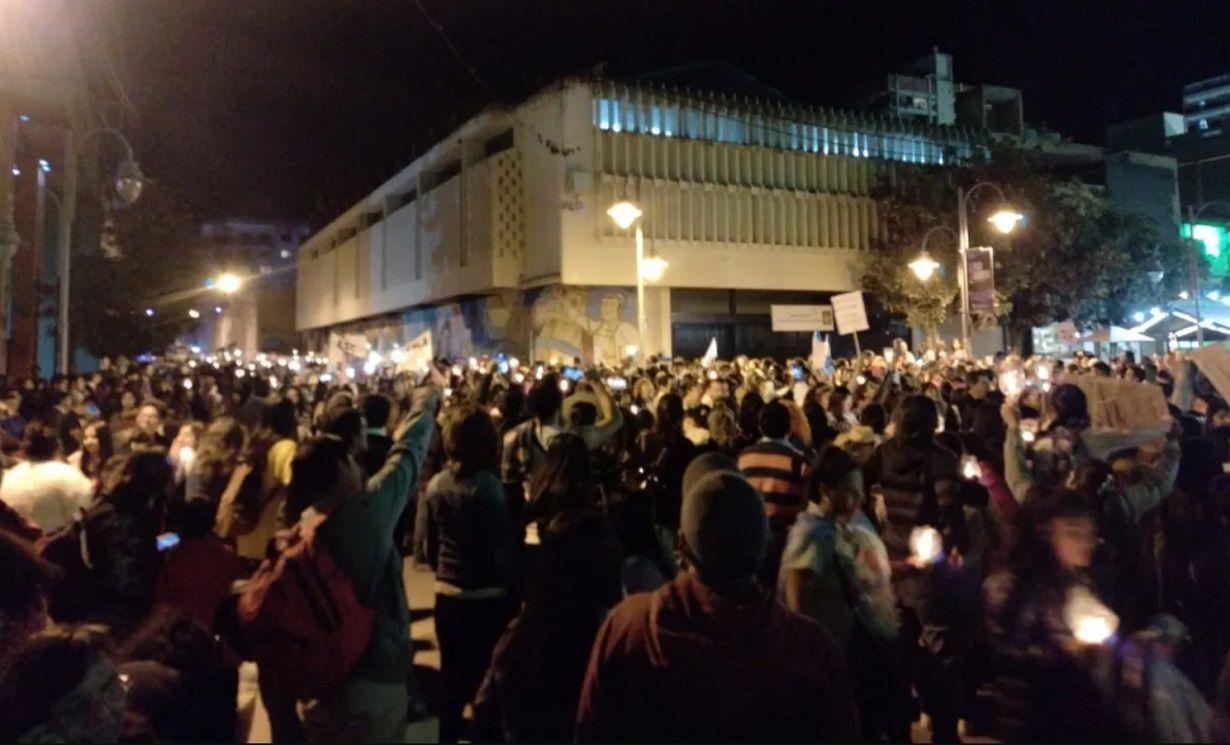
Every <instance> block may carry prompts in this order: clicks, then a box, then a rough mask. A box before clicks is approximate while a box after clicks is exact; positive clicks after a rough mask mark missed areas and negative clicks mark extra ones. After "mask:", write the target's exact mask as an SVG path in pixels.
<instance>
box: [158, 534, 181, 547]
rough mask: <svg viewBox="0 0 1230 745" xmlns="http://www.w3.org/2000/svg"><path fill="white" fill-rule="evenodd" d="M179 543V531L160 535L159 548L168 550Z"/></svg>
mask: <svg viewBox="0 0 1230 745" xmlns="http://www.w3.org/2000/svg"><path fill="white" fill-rule="evenodd" d="M178 545H179V533H163V534H162V535H160V536H158V550H159V551H166V550H168V549H171V548H175V547H176V546H178Z"/></svg>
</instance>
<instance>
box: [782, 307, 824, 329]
mask: <svg viewBox="0 0 1230 745" xmlns="http://www.w3.org/2000/svg"><path fill="white" fill-rule="evenodd" d="M769 315H770V317H771V318H772V319H773V330H774V331H832V330H833V306H831V305H770V306H769Z"/></svg>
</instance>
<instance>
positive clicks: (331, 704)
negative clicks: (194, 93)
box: [287, 369, 444, 742]
mask: <svg viewBox="0 0 1230 745" xmlns="http://www.w3.org/2000/svg"><path fill="white" fill-rule="evenodd" d="M443 387H444V383H443V378H442V376H441V375H440V373H439V371H436V370H434V369H433V370H432V371H431V372H430V373H429V378H428V380H427V381H426V384H424V385H422V386H419V387H418V388H417V389H415V390H414V391H413V393H412V395H411V402H410V404H409V405H408V406H406V407H405V410H408V411H409V413H408V414H407V415H406V417H405V418H404V419H403V420H402V421H401V423H400V424H399V425H398V427H397V429H396V430H395V431H394V434H393V446H392V448H391V449H390V450H389V457H388V460H386V461H385V464H384V467H383V468H381V469H380V471H379V472H377V473H375V474H373V475H372V476H371V477H370V478H369V479H367V482H366V483H364V482H363V477H362V468H361V467H360V466H359V464H358V463H357V462H356V461H355V459H354V457H353V455H352V454H351V453H350V452H349V449H348V448H347V447H346V446H345V444H343V443H342V442H341V441H340V440H339V439H338V438H336V437H330V436H327V435H326V436H322V437H317V438H315V439H313V440H311V441H309V442H308V443H306V444H305V445H304V446H303V447H302V448H301V449H300V450H299V453H298V455H296V457H295V461H294V464H293V467H292V470H293V477H292V479H291V483H290V490H289V495H288V497H287V507H288V516H290V517H291V518H292V519H293V517H294V516H295V513H296V512H297V511H298V509H299V508H301V507H306V508H307V509H304V510H303V513H304V514H303V517H302V519H304V520H308V521H313V520H314V521H316V522H317V523H318V524H319V527H318V528H317V529H316V533H317V535H316V543H317V545H320V546H323V547H324V548H326V549H327V551H328V553H329V554H330V555H331V557H332V559H333V561H334V562H335V563H336V565H337V566H338V567H339V568H340V569H341V571H342V572H343V573H344V574H345V576H346V578H348V579H349V581H350V583H351V585H352V586H353V591H354V594H355V596H356V597H357V599H358V601H359V602H360V603H362V605H363V606H365V607H366V608H368V609H371V611H373V621H372V624H371V636H370V640H369V641H368V643H367V646H366V648H365V651H364V652H363V653H362V654H361V655H360V656H359V659H358V662H357V663H356V664H355V665H354V667H353V668H352V669H351V670H350V671H349V672H348V674H347V675H346V677H345V679H344V681H343V682H342V683H341V684H340V685H337V686H335V687H334V688H333V689H332V690H330V691H328V692H326V693H324V694H323V695H320V696H318V697H317V698H316V699H314V700H312V701H310V702H308V703H307V705H306V706H305V707H304V713H305V720H304V729H305V731H306V733H307V736H308V739H309V741H313V742H355V741H358V742H403V741H404V737H405V728H406V709H407V704H408V703H409V693H408V691H407V687H406V678H407V674H408V670H409V669H410V665H411V661H412V658H413V648H412V647H411V643H410V609H409V607H408V606H407V604H406V592H405V586H404V584H403V580H402V556H401V554H400V553H399V552H398V550H397V547H396V546H395V545H394V540H393V531H394V527H395V526H396V523H397V518H398V516H399V515H401V513H402V510H403V509H404V508H405V506H406V500H407V499H408V497H409V494H410V493H411V488H412V487H413V486H414V483H415V481H416V480H417V478H418V474H419V468H420V465H421V464H422V461H423V457H424V455H425V453H426V450H427V445H428V443H429V442H430V440H431V435H432V430H433V428H434V426H435V410H436V405H437V403H438V401H439V399H440V394H441V391H442V389H443ZM322 515H323V516H324V519H323V522H319V521H320V517H321V516H322Z"/></svg>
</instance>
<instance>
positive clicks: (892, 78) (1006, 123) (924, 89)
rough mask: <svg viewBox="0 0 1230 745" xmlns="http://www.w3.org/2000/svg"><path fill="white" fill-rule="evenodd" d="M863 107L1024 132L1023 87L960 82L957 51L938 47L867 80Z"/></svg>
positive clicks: (936, 121) (908, 116)
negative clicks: (955, 58)
mask: <svg viewBox="0 0 1230 745" xmlns="http://www.w3.org/2000/svg"><path fill="white" fill-rule="evenodd" d="M855 105H856V106H858V107H859V108H865V109H870V110H872V111H879V112H883V113H885V114H888V115H889V116H894V117H901V118H903V119H921V120H924V121H928V122H932V123H934V124H945V125H951V124H955V125H957V126H962V127H976V128H978V129H985V130H987V131H988V132H995V133H1007V134H1016V135H1019V134H1022V133H1023V132H1024V130H1025V118H1024V116H1025V115H1024V106H1023V104H1022V97H1021V91H1020V90H1018V89H1016V88H1009V87H1007V86H1002V85H990V84H986V83H979V84H967V83H959V82H956V80H955V79H954V77H953V65H952V55H951V54H946V53H944V52H941V51H939V49H938V48H936V49H932V50H931V52H930V53H929V54H927V55H926V56H924V57H921V58H919V59H917V60H915V61H913V62H911V63H910V64H908V65H905V66H904V67H903V68H902V69H901V70H900V71H898V72H892V73H889V74H888V75H886V76H885V77H884V78H883V81H882V82H881V81H876V82H874V83H871V84H869V85H867V86H866V87H865V88H864V91H863V93H862V94H861V95H860V96H859V97H858V98H857V100H856V101H855Z"/></svg>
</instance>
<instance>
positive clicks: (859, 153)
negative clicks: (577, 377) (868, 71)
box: [297, 66, 987, 362]
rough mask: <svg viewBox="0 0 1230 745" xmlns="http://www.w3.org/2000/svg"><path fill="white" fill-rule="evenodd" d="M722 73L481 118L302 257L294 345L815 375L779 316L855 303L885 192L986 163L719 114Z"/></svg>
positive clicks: (564, 86)
mask: <svg viewBox="0 0 1230 745" xmlns="http://www.w3.org/2000/svg"><path fill="white" fill-rule="evenodd" d="M726 71H729V68H728V67H727V68H722V67H721V66H719V67H716V68H715V67H713V66H705V67H704V68H703V69H701V70H683V71H677V72H678V73H679V74H678V75H675V76H674V80H676V81H678V82H677V83H676V84H674V85H669V86H668V85H664V84H663V83H662V82H658V81H657V80H655V81H653V82H648V81H641V82H635V83H620V82H614V81H610V80H592V79H578V78H573V79H567V80H563V81H560V82H558V83H556V84H554V85H551V86H549V87H547V88H546V89H544V90H542V91H541V92H539V93H538V94H537V95H535V96H533V97H531V98H530V99H529V100H527V101H525V102H523V103H521V104H519V105H517V106H515V107H512V108H510V109H490V110H488V111H485V112H483V113H481V114H479V115H478V116H475V117H474V118H472V119H471V120H469V121H468V122H466V123H465V124H464V125H462V126H461V127H460V128H459V129H457V130H456V131H454V132H452V133H451V134H449V135H448V136H447V137H446V138H444V139H443V140H441V141H440V142H439V143H438V144H436V145H435V146H434V147H432V148H431V149H430V150H428V151H427V152H426V153H424V154H423V155H422V156H420V157H419V158H417V159H416V160H415V161H414V162H413V163H411V164H410V165H408V166H407V167H406V168H405V169H403V170H402V171H401V172H399V173H397V174H395V175H393V176H392V177H391V178H390V179H389V180H388V181H387V182H385V183H384V184H383V185H381V186H380V187H379V188H377V189H376V190H375V191H373V192H372V193H371V194H369V195H368V196H367V197H365V198H364V199H363V200H361V201H360V202H359V203H358V204H356V205H354V206H353V207H352V208H351V209H349V210H347V211H346V212H345V213H344V214H342V215H340V216H339V217H338V218H337V219H335V220H334V221H333V222H331V223H330V224H328V225H326V226H324V227H323V228H322V229H321V230H320V231H319V232H318V233H316V234H315V235H314V236H312V237H311V238H310V239H309V240H308V241H307V242H306V243H305V244H304V245H303V247H302V248H301V249H300V250H299V258H298V263H299V272H298V313H297V319H298V321H297V323H298V328H299V329H300V330H301V331H304V332H307V333H308V335H309V337H310V338H311V340H312V341H313V347H314V348H316V349H327V350H329V351H330V352H332V353H335V354H339V353H340V352H341V351H342V350H346V351H349V352H351V353H352V354H353V353H355V352H356V351H357V352H358V353H360V354H362V353H365V350H366V349H367V348H368V345H371V347H372V348H373V349H377V350H382V351H388V350H390V349H391V348H392V345H394V344H404V343H406V342H407V341H408V340H411V339H414V338H416V337H417V336H418V335H419V334H421V333H422V332H423V331H431V332H432V336H433V343H434V347H435V351H436V353H437V354H440V355H448V356H469V355H471V354H481V353H495V352H498V351H505V352H508V353H510V354H518V355H520V356H522V358H523V359H524V358H527V357H529V356H531V355H532V357H533V358H535V359H548V360H549V359H551V358H552V357H556V358H561V359H562V358H568V357H574V356H576V357H582V358H584V359H588V360H598V359H602V360H607V361H611V362H614V361H615V360H617V359H619V358H621V357H623V356H624V354H625V353H626V351H627V348H628V347H629V346H637V347H638V348H639V349H640V350H643V351H646V352H650V353H657V352H666V353H675V354H683V355H695V356H699V355H700V354H702V353H703V352H704V350H705V348H706V347H707V346H708V344H709V342H710V340H711V339H714V338H716V339H717V340H718V348H719V350H720V352H721V353H722V354H723V355H733V354H735V353H737V352H747V353H749V354H784V353H789V354H795V353H800V352H802V353H804V354H805V353H806V351H807V350H808V349H810V346H809V344H810V342H809V338H810V335H809V334H807V333H782V332H774V331H773V330H772V328H771V324H770V305H772V304H777V303H782V304H821V303H825V302H827V300H828V298H829V297H830V296H831V295H832V294H833V293H838V292H845V291H849V290H853V289H857V288H858V287H859V274H860V272H861V268H860V262H861V259H862V257H863V256H864V255H865V253H866V252H867V251H868V249H869V248H870V246H871V244H872V241H873V240H875V238H876V237H877V236H878V235H879V233H880V223H879V220H878V218H877V211H876V209H877V208H876V202H875V200H874V199H872V197H871V188H872V186H873V185H874V184H875V183H876V181H877V180H878V179H880V178H881V177H887V176H889V175H890V174H891V173H892V171H893V170H894V169H897V168H901V167H909V166H911V165H912V164H928V163H929V164H945V163H952V162H955V161H956V160H959V159H963V158H965V159H967V158H970V157H983V156H984V155H985V153H986V152H987V150H986V141H985V135H984V133H979V132H975V131H971V130H964V129H960V128H957V127H951V126H941V125H936V124H932V123H929V122H910V121H902V120H899V119H896V118H892V117H888V116H884V115H880V114H871V113H866V112H856V111H841V110H834V109H827V108H819V107H814V106H804V105H801V104H798V103H795V102H791V101H789V100H783V99H781V98H777V97H770V96H769V95H767V94H766V95H763V96H756V97H753V96H751V95H749V94H748V93H747V90H748V87H747V86H746V85H745V83H746V75H745V74H743V75H742V76H735V77H736V80H735V81H734V82H736V83H739V87H738V88H737V89H736V92H733V93H728V92H725V89H726V86H724V85H722V83H723V80H724V79H725V78H727V77H729V76H726V75H724V72H726ZM692 73H704V74H703V75H702V74H695V75H690V74H692ZM688 77H694V79H697V80H702V81H703V82H704V84H705V85H706V86H707V88H706V89H701V88H698V87H695V86H696V85H699V83H696V84H694V85H687V80H686V78H688ZM659 80H660V79H659ZM625 198H630V199H633V200H635V201H637V202H638V203H639V204H640V206H641V209H642V210H643V211H644V217H643V218H642V226H643V229H644V233H645V249H646V253H647V254H648V255H649V256H657V257H661V258H663V259H666V260H667V261H669V267H668V268H667V269H666V271H665V273H664V274H663V276H662V278H661V280H660V281H657V282H654V283H651V284H649V285H648V287H647V292H646V310H647V314H646V315H647V318H648V324H647V329H646V336H645V338H643V339H642V338H640V335H639V333H638V329H637V312H636V292H635V284H636V261H635V250H634V242H633V236H632V231H625V230H620V229H618V228H617V227H616V226H615V225H614V224H613V222H612V220H611V219H610V218H609V217H608V215H607V214H606V211H607V209H608V208H609V207H610V206H611V205H612V204H614V203H616V202H617V201H620V200H621V199H625ZM848 340H849V337H846V338H845V339H844V340H843V342H842V343H846V342H848Z"/></svg>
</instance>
